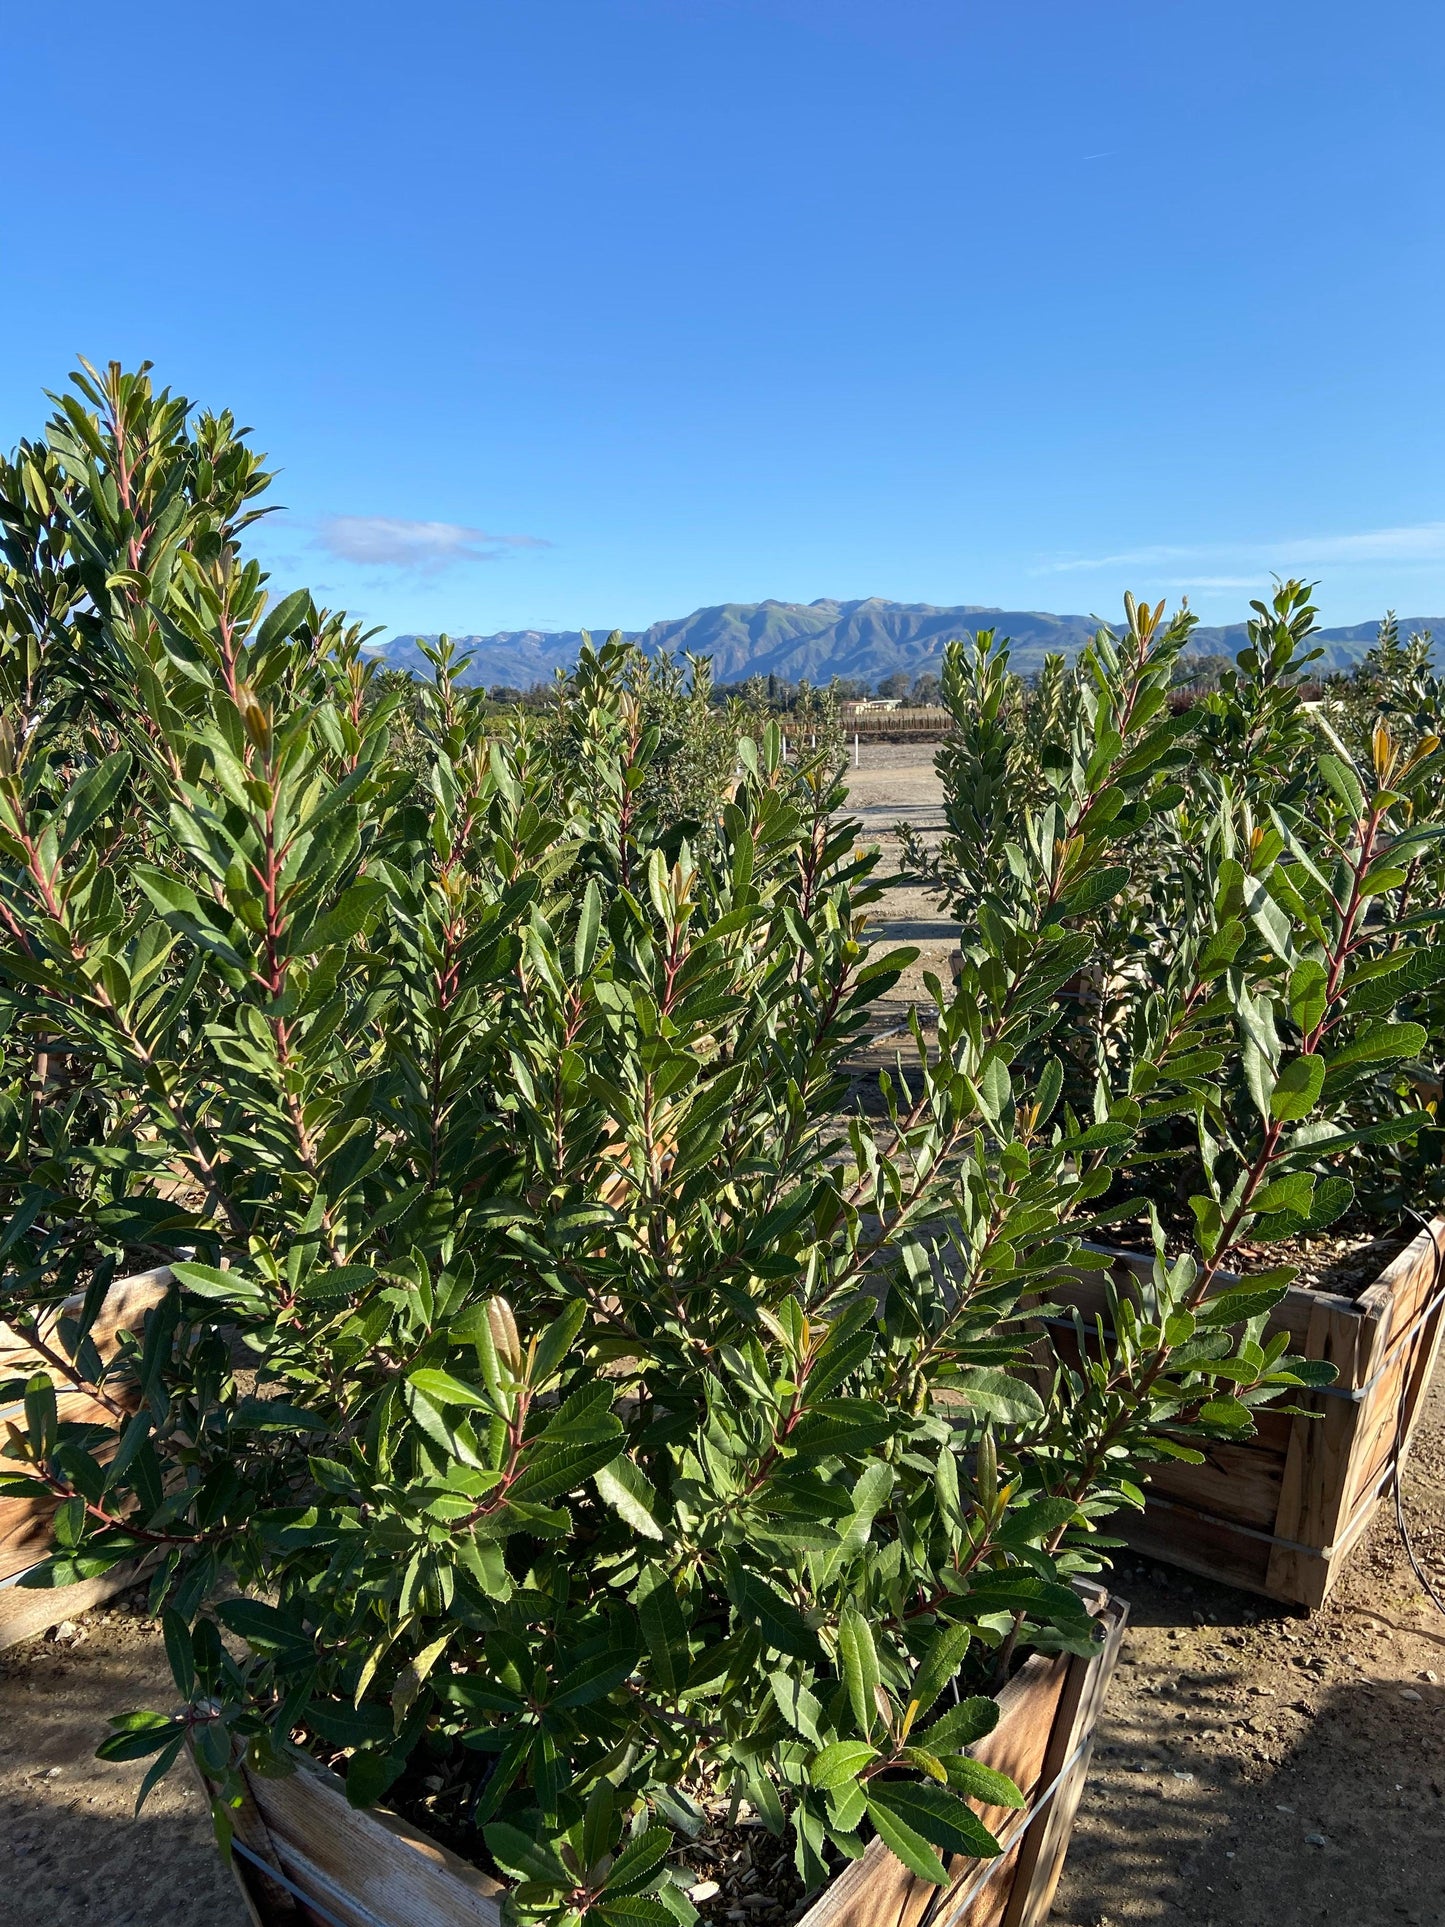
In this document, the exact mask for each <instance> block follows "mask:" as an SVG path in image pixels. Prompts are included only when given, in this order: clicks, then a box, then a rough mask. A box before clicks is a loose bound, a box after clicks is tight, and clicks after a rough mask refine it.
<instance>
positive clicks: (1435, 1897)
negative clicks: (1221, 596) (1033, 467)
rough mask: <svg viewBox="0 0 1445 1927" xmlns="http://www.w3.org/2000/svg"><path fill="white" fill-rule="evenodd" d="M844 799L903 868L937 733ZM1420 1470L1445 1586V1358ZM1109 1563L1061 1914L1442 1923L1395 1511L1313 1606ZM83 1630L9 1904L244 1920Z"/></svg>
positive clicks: (1416, 1527)
mask: <svg viewBox="0 0 1445 1927" xmlns="http://www.w3.org/2000/svg"><path fill="white" fill-rule="evenodd" d="M853 808H854V810H855V811H856V812H857V813H858V814H859V815H860V816H861V817H862V819H863V821H864V824H865V827H866V828H867V830H868V831H869V832H870V834H873V835H876V836H877V837H878V839H879V841H880V843H881V844H882V846H883V848H884V852H885V866H886V867H888V868H892V867H894V863H893V861H892V859H891V854H890V846H891V845H892V839H891V838H890V837H889V836H888V834H887V832H888V831H889V829H890V828H891V826H892V824H893V823H894V822H895V821H896V819H897V818H898V817H899V816H900V815H905V814H906V815H908V816H910V817H912V818H913V820H914V821H916V822H919V823H920V824H923V825H927V824H930V823H931V824H932V825H933V826H937V825H939V824H941V820H942V818H941V812H940V811H939V807H938V792H937V787H936V784H935V782H934V779H933V776H932V751H931V749H928V748H923V747H919V748H912V747H888V746H879V747H876V748H873V749H869V750H865V751H864V752H863V766H862V768H861V769H860V770H859V771H858V772H857V773H856V776H855V778H854V784H853ZM927 812H932V816H931V817H930V816H929V815H928V814H926V813H927ZM894 847H896V846H894ZM915 899H916V900H915ZM885 914H886V921H887V925H888V928H889V930H890V934H892V935H894V936H896V937H897V938H899V939H900V940H905V941H908V942H918V943H921V944H922V945H923V947H924V951H925V957H924V959H923V960H921V962H920V964H919V966H918V967H917V968H918V969H919V970H921V969H922V967H923V964H924V963H925V962H927V963H928V964H929V967H931V968H934V969H936V970H938V971H939V973H940V975H942V974H943V972H944V970H945V969H946V956H947V951H948V949H949V948H950V947H951V931H950V929H949V926H948V925H947V924H946V923H944V922H943V921H942V920H940V919H939V918H938V916H937V914H936V912H934V911H933V909H932V906H931V905H929V904H928V902H927V900H926V899H925V898H923V897H922V896H921V893H915V892H910V891H903V890H900V891H898V892H896V893H895V894H894V895H892V896H891V897H890V898H889V899H888V900H886V902H885ZM919 988H920V989H921V985H920V986H919ZM908 995H909V990H908V987H907V984H905V985H902V986H900V989H899V992H898V993H897V1001H898V1003H899V1005H900V1007H901V1006H902V1005H904V1004H906V1001H907V998H908ZM1405 1487H1406V1508H1407V1515H1408V1517H1409V1519H1410V1522H1411V1526H1412V1530H1413V1532H1414V1536H1415V1542H1416V1546H1417V1549H1418V1550H1419V1552H1420V1553H1421V1555H1422V1557H1423V1559H1424V1561H1425V1564H1426V1566H1427V1568H1428V1569H1429V1570H1430V1571H1431V1572H1432V1574H1433V1575H1434V1578H1435V1582H1436V1586H1437V1589H1438V1590H1440V1591H1442V1593H1445V1374H1442V1375H1438V1376H1437V1381H1436V1384H1435V1386H1434V1389H1433V1390H1432V1392H1431V1394H1430V1397H1429V1400H1428V1401H1427V1406H1426V1411H1425V1415H1424V1418H1423V1420H1422V1424H1421V1428H1420V1432H1419V1434H1418V1437H1417V1445H1416V1449H1415V1452H1414V1455H1413V1457H1412V1459H1411V1462H1410V1466H1409V1469H1408V1472H1407V1476H1406V1481H1405ZM1114 1587H1115V1590H1116V1591H1118V1592H1119V1593H1121V1594H1122V1595H1123V1596H1124V1597H1125V1598H1127V1599H1128V1600H1130V1602H1131V1604H1132V1608H1133V1618H1132V1623H1131V1626H1130V1630H1129V1632H1128V1634H1127V1635H1126V1643H1125V1650H1124V1657H1123V1664H1122V1665H1121V1666H1120V1668H1119V1671H1118V1674H1117V1675H1116V1678H1115V1684H1114V1689H1113V1692H1112V1694H1111V1696H1110V1700H1109V1704H1108V1707H1107V1709H1106V1713H1105V1718H1104V1723H1103V1727H1102V1730H1101V1733H1100V1744H1099V1748H1098V1752H1097V1754H1096V1757H1095V1762H1094V1768H1093V1771H1092V1774H1091V1777H1090V1780H1089V1784H1088V1787H1087V1789H1086V1791H1085V1795H1084V1801H1083V1805H1082V1807H1081V1809H1080V1812H1079V1816H1078V1820H1077V1823H1076V1826H1075V1832H1074V1841H1073V1846H1072V1848H1071V1851H1070V1855H1069V1861H1068V1865H1067V1867H1066V1870H1065V1874H1064V1881H1063V1885H1062V1887H1061V1889H1060V1892H1059V1898H1058V1901H1057V1904H1056V1907H1055V1911H1054V1919H1055V1921H1057V1922H1060V1923H1063V1927H1155V1924H1156V1923H1179V1924H1180V1927H1260V1923H1268V1927H1305V1924H1306V1923H1313V1922H1318V1921H1325V1920H1328V1921H1331V1922H1334V1923H1336V1924H1337V1927H1396V1923H1399V1922H1411V1923H1413V1922H1418V1923H1421V1924H1422V1927H1445V1847H1442V1844H1441V1843H1442V1838H1445V1684H1442V1682H1445V1617H1442V1616H1441V1615H1440V1614H1439V1613H1437V1612H1436V1610H1435V1609H1434V1608H1433V1607H1432V1606H1430V1605H1429V1604H1428V1603H1427V1602H1426V1601H1425V1600H1424V1599H1423V1597H1422V1595H1421V1593H1420V1591H1419V1588H1418V1587H1417V1585H1416V1583H1415V1580H1414V1577H1413V1575H1412V1574H1411V1572H1410V1569H1409V1567H1408V1565H1407V1564H1406V1562H1405V1560H1404V1557H1403V1554H1402V1553H1401V1551H1400V1548H1399V1544H1398V1541H1397V1539H1396V1536H1395V1527H1394V1519H1393V1516H1392V1515H1391V1513H1390V1512H1389V1511H1388V1509H1386V1510H1384V1511H1382V1512H1381V1514H1380V1515H1379V1517H1378V1518H1377V1520H1376V1523H1375V1526H1374V1528H1373V1530H1372V1532H1371V1533H1370V1535H1369V1538H1368V1540H1367V1542H1366V1543H1365V1545H1364V1546H1363V1547H1362V1548H1361V1549H1360V1550H1359V1551H1358V1552H1357V1553H1356V1555H1355V1559H1354V1562H1353V1565H1352V1567H1351V1568H1350V1570H1349V1571H1348V1573H1347V1574H1346V1576H1345V1578H1344V1580H1343V1581H1342V1582H1341V1585H1340V1587H1339V1589H1338V1590H1337V1593H1336V1595H1335V1597H1334V1599H1333V1600H1331V1602H1330V1603H1329V1604H1328V1605H1327V1606H1326V1607H1325V1608H1324V1609H1323V1610H1322V1611H1321V1612H1319V1613H1318V1614H1316V1615H1315V1617H1314V1618H1313V1619H1303V1618H1298V1617H1296V1616H1295V1615H1294V1614H1293V1613H1292V1612H1291V1611H1290V1610H1289V1609H1287V1608H1283V1607H1278V1606H1275V1605H1273V1604H1271V1603H1270V1602H1269V1601H1267V1600H1261V1599H1256V1598H1254V1597H1252V1596H1251V1595H1249V1594H1247V1593H1241V1592H1235V1591H1232V1590H1230V1589H1229V1588H1226V1587H1222V1586H1212V1585H1210V1584H1208V1583H1207V1582H1205V1581H1202V1580H1196V1579H1192V1578H1190V1577H1189V1576H1188V1575H1186V1574H1180V1573H1176V1572H1172V1571H1171V1570H1170V1569H1169V1568H1167V1567H1165V1566H1162V1565H1158V1564H1155V1563H1153V1562H1150V1561H1141V1560H1137V1559H1135V1558H1133V1557H1132V1556H1131V1555H1123V1558H1122V1564H1121V1566H1120V1568H1119V1570H1118V1572H1117V1573H1116V1576H1115V1579H1114ZM76 1630H77V1632H78V1633H79V1634H80V1637H79V1638H78V1639H74V1638H59V1637H57V1636H56V1634H54V1633H52V1634H50V1635H48V1636H46V1637H45V1638H43V1639H36V1640H31V1641H29V1642H27V1643H26V1644H24V1645H21V1646H17V1647H14V1648H12V1649H11V1650H10V1651H9V1652H5V1653H0V1877H3V1880H4V1887H3V1900H0V1921H3V1922H4V1924H5V1927H72V1923H75V1924H76V1927H81V1924H82V1923H83V1927H151V1923H165V1924H166V1927H245V1914H244V1912H243V1910H242V1908H241V1906H240V1903H239V1901H238V1899H237V1897H236V1894H235V1891H234V1888H233V1887H232V1885H231V1883H230V1876H229V1875H228V1874H227V1873H225V1872H224V1870H223V1869H222V1868H221V1867H220V1865H219V1863H218V1861H217V1859H216V1856H215V1852H214V1849H213V1847H212V1845H211V1838H210V1826H209V1821H208V1818H207V1815H206V1812H205V1808H204V1803H203V1802H202V1800H201V1798H200V1795H199V1793H198V1792H197V1790H196V1788H195V1786H194V1784H193V1783H192V1782H191V1781H190V1780H189V1779H187V1778H185V1777H184V1776H183V1775H182V1774H180V1773H177V1774H175V1775H173V1776H172V1777H171V1778H170V1779H169V1780H167V1781H166V1782H164V1783H163V1784H162V1786H161V1788H160V1789H159V1791H158V1792H157V1793H156V1794H154V1795H153V1796H152V1798H151V1800H150V1802H149V1804H148V1805H147V1807H146V1809H145V1811H144V1813H143V1814H142V1815H141V1817H140V1819H139V1820H133V1819H132V1818H131V1808H132V1806H133V1803H134V1799H135V1791H136V1788H137V1786H138V1785H139V1782H140V1779H141V1775H142V1772H143V1770H144V1769H143V1766H142V1765H140V1764H137V1765H134V1766H125V1767H117V1766H107V1765H104V1764H102V1763H101V1762H99V1761H97V1760H95V1759H94V1758H93V1757H92V1756H93V1753H94V1749H95V1746H96V1744H97V1742H98V1741H99V1740H100V1739H101V1737H102V1736H103V1735H104V1733H105V1730H106V1716H107V1714H109V1713H112V1712H117V1711H124V1710H126V1709H127V1708H130V1707H134V1706H157V1707H166V1706H168V1705H169V1704H170V1703H171V1699H172V1688H171V1685H170V1677H169V1673H168V1670H167V1668H166V1664H165V1658H164V1653H163V1651H162V1647H161V1641H160V1638H159V1635H158V1633H157V1632H156V1631H155V1629H154V1628H153V1627H152V1626H151V1625H150V1624H149V1623H148V1622H147V1621H146V1620H145V1619H144V1617H143V1616H141V1614H140V1611H139V1604H138V1602H136V1601H135V1600H134V1598H132V1600H131V1601H128V1602H122V1604H121V1607H120V1609H119V1610H116V1609H102V1610H100V1611H98V1612H93V1613H90V1614H88V1615H86V1616H85V1617H84V1618H83V1619H81V1620H80V1621H79V1622H78V1623H77V1627H76Z"/></svg>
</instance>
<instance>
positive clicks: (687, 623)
mask: <svg viewBox="0 0 1445 1927" xmlns="http://www.w3.org/2000/svg"><path fill="white" fill-rule="evenodd" d="M1098 624H1099V618H1098V617H1096V616H1088V615H1051V614H1049V613H1047V612H1046V611H1044V610H1039V609H994V608H989V607H987V606H985V605H983V604H980V603H961V604H958V605H957V606H956V607H953V608H937V607H935V606H934V605H933V604H932V603H927V602H886V601H884V600H883V599H882V598H881V597H879V596H869V597H867V598H866V599H865V600H863V601H858V602H832V601H827V600H821V601H818V602H774V601H768V602H724V603H719V604H718V605H717V606H716V607H715V608H711V609H695V610H694V611H693V613H692V614H691V615H690V616H682V617H679V618H676V619H674V620H671V621H666V622H655V623H653V625H652V627H651V628H650V629H646V630H643V631H641V632H640V633H639V632H636V631H631V632H629V633H630V634H632V635H633V637H634V639H635V640H637V641H638V642H640V643H641V644H642V646H643V648H644V649H646V650H647V651H648V652H649V654H653V653H656V652H657V651H660V650H669V651H671V652H672V653H674V654H678V655H680V654H682V653H683V652H684V651H690V652H691V653H692V654H694V655H699V656H710V657H711V658H712V663H713V674H714V676H715V677H716V678H717V680H718V681H719V682H738V681H741V680H743V679H744V678H745V677H748V676H768V675H774V676H777V677H778V678H779V679H780V680H782V681H786V682H800V681H802V680H803V679H804V678H806V679H807V680H808V681H809V682H811V683H814V684H818V683H826V682H827V681H828V680H829V679H830V678H831V677H833V676H846V677H852V678H856V679H858V680H859V681H862V682H866V683H869V684H870V685H871V684H875V683H877V682H878V681H879V680H880V678H882V677H884V676H887V675H890V674H892V673H893V671H895V670H899V669H902V670H906V671H907V672H908V673H909V674H911V675H915V676H916V675H918V674H920V673H922V672H924V671H929V670H932V671H935V672H936V671H937V669H938V665H939V662H940V660H941V658H942V655H943V649H944V645H945V643H947V642H950V641H952V640H953V639H954V638H955V637H957V636H961V635H965V634H969V633H972V632H973V631H974V630H976V629H984V628H995V629H998V630H1001V631H1002V632H1003V633H1004V634H1005V635H1007V636H1010V637H1012V639H1013V645H1014V647H1013V659H1014V664H1015V666H1016V667H1017V668H1019V669H1020V670H1024V671H1027V670H1030V669H1037V668H1038V666H1039V664H1040V663H1041V662H1042V661H1043V659H1044V656H1045V655H1046V654H1048V653H1049V652H1050V651H1051V650H1057V651H1061V652H1063V653H1064V654H1066V655H1068V654H1072V653H1073V652H1074V651H1075V650H1077V649H1078V648H1079V647H1080V645H1081V644H1083V643H1084V642H1086V641H1087V640H1088V638H1089V637H1090V636H1091V635H1092V634H1093V632H1094V630H1095V629H1096V628H1097V627H1098ZM1437 627H1440V628H1445V617H1436V616H1410V617H1406V618H1404V619H1402V620H1401V623H1400V631H1401V634H1402V635H1410V634H1413V633H1414V632H1416V631H1417V630H1420V629H1433V628H1437ZM1375 631H1376V624H1375V623H1373V622H1362V623H1355V624H1354V625H1352V626H1350V627H1347V628H1342V629H1323V630H1321V631H1320V634H1319V637H1318V639H1317V640H1318V642H1319V645H1320V647H1321V648H1322V649H1323V650H1324V664H1325V666H1326V667H1328V668H1346V667H1348V666H1349V665H1350V664H1351V663H1353V662H1357V661H1358V660H1359V658H1360V657H1361V656H1362V655H1363V654H1364V652H1365V650H1366V649H1368V648H1369V646H1370V644H1371V643H1372V642H1373V641H1374V639H1375ZM591 633H592V634H593V636H594V637H596V638H599V639H600V637H601V636H603V635H605V634H606V633H607V625H606V624H605V623H599V624H598V626H597V628H596V629H595V630H593V631H592V632H591ZM418 640H419V638H417V637H416V636H396V637H394V638H393V639H392V640H391V641H390V642H388V643H386V644H384V645H383V646H382V651H381V653H382V654H383V655H384V656H385V657H386V660H387V661H388V663H390V664H392V665H393V666H395V667H397V668H403V669H417V670H419V669H424V668H425V662H424V659H423V657H422V655H421V651H420V650H419V648H418V647H417V643H418ZM429 640H431V638H429ZM455 640H456V641H458V643H459V644H460V645H461V647H463V648H464V649H467V650H470V651H471V652H472V661H471V663H470V665H469V668H468V671H467V677H466V679H467V680H468V681H470V682H480V683H485V684H486V685H487V686H488V687H491V686H492V685H493V684H496V683H508V684H512V685H515V686H516V687H519V688H524V689H525V688H527V687H528V686H529V685H530V684H532V683H535V682H543V681H546V680H547V679H548V678H549V677H550V676H551V675H552V673H553V671H554V670H556V669H565V668H568V667H570V666H571V664H572V663H573V662H575V661H576V659H577V651H578V649H579V648H580V646H581V642H582V636H581V632H580V631H579V630H575V629H574V630H562V631H555V632H550V631H545V630H539V629H520V630H508V631H503V632H502V633H500V634H498V635H491V636H462V637H458V638H455ZM1243 642H1244V624H1243V623H1242V622H1240V623H1231V624H1228V625H1226V626H1223V627H1211V628H1200V629H1197V630H1196V631H1195V647H1196V648H1197V649H1199V650H1200V651H1201V652H1216V651H1217V652H1226V653H1232V652H1233V651H1234V650H1236V649H1239V648H1240V647H1242V645H1243Z"/></svg>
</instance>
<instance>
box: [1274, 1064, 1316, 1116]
mask: <svg viewBox="0 0 1445 1927" xmlns="http://www.w3.org/2000/svg"><path fill="white" fill-rule="evenodd" d="M1324 1084H1325V1060H1324V1058H1323V1057H1319V1056H1314V1055H1311V1056H1307V1057H1292V1058H1291V1059H1290V1060H1289V1062H1288V1063H1287V1064H1285V1065H1283V1066H1282V1068H1281V1070H1280V1073H1279V1076H1278V1077H1277V1078H1276V1079H1275V1085H1274V1089H1273V1091H1272V1092H1271V1093H1270V1099H1269V1112H1270V1116H1271V1117H1273V1118H1275V1119H1276V1120H1278V1121H1282V1122H1284V1123H1287V1124H1289V1123H1294V1122H1296V1121H1297V1120H1298V1119H1300V1118H1302V1117H1308V1116H1309V1114H1310V1112H1311V1111H1312V1110H1313V1109H1314V1108H1315V1105H1316V1104H1317V1103H1318V1102H1319V1096H1320V1092H1321V1091H1322V1090H1323V1089H1324Z"/></svg>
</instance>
